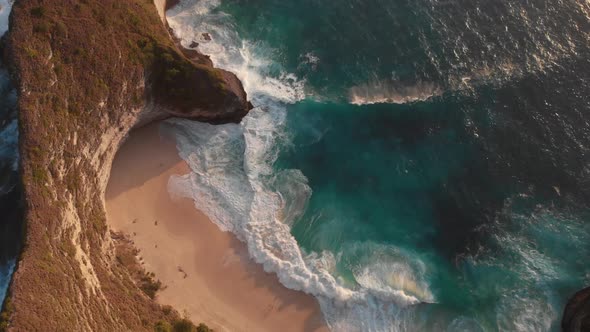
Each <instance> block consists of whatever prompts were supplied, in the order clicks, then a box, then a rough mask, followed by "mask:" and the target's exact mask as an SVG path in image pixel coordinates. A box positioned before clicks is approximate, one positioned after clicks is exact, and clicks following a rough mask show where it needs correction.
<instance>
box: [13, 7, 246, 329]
mask: <svg viewBox="0 0 590 332" xmlns="http://www.w3.org/2000/svg"><path fill="white" fill-rule="evenodd" d="M190 55H191V58H192V59H188V58H187V56H186V55H185V54H183V52H182V51H181V50H179V49H178V47H177V46H176V45H175V43H174V41H173V40H172V39H171V38H170V35H169V33H168V31H167V29H166V27H165V25H164V24H162V22H161V20H160V18H159V17H158V14H157V10H156V7H155V6H154V4H153V3H152V2H150V1H146V0H18V1H16V3H15V4H14V7H13V10H12V14H11V18H10V31H9V33H8V34H7V36H6V37H5V40H4V57H5V60H6V62H7V63H8V67H9V71H10V72H11V75H12V78H13V81H14V84H15V86H16V89H17V92H18V105H17V107H18V110H19V126H20V127H19V130H20V142H19V144H20V148H19V149H20V154H21V170H20V172H21V176H22V186H23V192H24V196H25V201H26V207H25V216H24V225H25V226H24V227H25V234H26V239H25V241H24V246H23V250H22V253H21V255H20V259H19V262H18V266H17V270H16V272H15V274H14V276H13V281H12V283H11V286H10V290H9V291H10V297H9V299H10V305H6V306H5V309H9V310H8V311H6V312H4V313H3V317H4V318H5V319H6V320H7V321H5V322H4V324H5V325H7V326H8V328H9V330H14V331H59V330H63V331H89V330H93V331H141V330H150V331H151V330H153V327H154V324H155V322H156V321H158V320H169V319H170V317H171V316H172V315H174V313H173V312H171V311H170V310H166V309H165V308H164V309H163V308H161V307H160V306H159V305H157V304H156V303H154V302H153V301H152V300H151V299H150V298H149V297H147V296H146V295H145V294H143V293H142V292H141V291H140V289H139V288H138V286H137V285H136V283H134V281H133V278H132V276H131V274H130V273H129V270H128V269H127V267H126V266H125V264H123V260H122V259H121V257H120V255H119V253H118V252H117V250H116V247H117V246H116V245H115V240H114V239H113V238H112V236H111V233H110V231H109V229H108V227H107V224H106V220H105V205H104V192H105V187H106V184H107V180H108V177H109V173H110V166H111V163H112V160H113V157H114V154H115V152H116V151H117V149H118V147H119V146H120V145H121V143H122V141H123V140H124V139H125V137H126V135H127V134H128V132H129V130H131V129H132V128H133V127H134V126H138V125H142V124H145V123H147V122H150V121H153V120H155V119H161V118H165V117H168V116H182V117H187V118H192V119H197V120H201V121H211V122H216V123H218V122H229V121H231V122H236V121H239V120H240V119H241V118H242V117H243V116H244V115H245V114H246V113H247V112H248V110H249V103H248V102H247V100H246V94H245V92H244V91H243V89H242V86H241V83H240V82H239V80H238V79H237V78H236V77H235V76H234V75H233V74H231V73H228V72H225V71H222V70H218V69H215V68H213V67H212V66H211V64H210V61H208V58H207V57H204V56H202V55H199V54H195V53H191V54H190ZM137 208H140V207H137Z"/></svg>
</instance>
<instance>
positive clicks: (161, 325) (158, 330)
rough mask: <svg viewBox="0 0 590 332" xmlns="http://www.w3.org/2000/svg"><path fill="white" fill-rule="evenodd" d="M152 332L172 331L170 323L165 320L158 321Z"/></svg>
mask: <svg viewBox="0 0 590 332" xmlns="http://www.w3.org/2000/svg"><path fill="white" fill-rule="evenodd" d="M154 332H172V325H170V323H168V322H166V321H163V320H161V321H159V322H157V323H156V326H155V327H154Z"/></svg>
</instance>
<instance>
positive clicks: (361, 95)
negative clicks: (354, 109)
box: [349, 80, 442, 105]
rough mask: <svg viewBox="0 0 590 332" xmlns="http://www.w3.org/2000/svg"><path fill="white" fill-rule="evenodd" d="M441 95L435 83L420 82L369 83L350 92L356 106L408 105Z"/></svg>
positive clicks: (351, 101) (351, 100) (378, 81)
mask: <svg viewBox="0 0 590 332" xmlns="http://www.w3.org/2000/svg"><path fill="white" fill-rule="evenodd" d="M441 94H442V89H441V88H440V87H439V86H437V85H436V84H433V83H427V82H418V83H416V84H413V85H409V86H408V85H403V84H401V83H396V82H392V81H384V80H377V81H373V82H368V83H366V84H361V85H358V86H355V87H352V88H351V89H350V90H349V98H350V103H352V104H355V105H368V104H383V103H393V104H406V103H411V102H416V101H426V100H428V99H430V98H432V97H436V96H440V95H441Z"/></svg>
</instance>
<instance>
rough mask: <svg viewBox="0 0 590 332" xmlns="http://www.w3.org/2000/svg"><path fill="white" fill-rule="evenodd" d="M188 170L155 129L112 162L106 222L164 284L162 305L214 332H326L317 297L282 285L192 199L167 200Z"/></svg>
mask: <svg viewBox="0 0 590 332" xmlns="http://www.w3.org/2000/svg"><path fill="white" fill-rule="evenodd" d="M188 171H189V169H188V166H187V165H186V163H185V162H184V161H182V160H181V159H180V158H179V157H178V155H177V152H176V147H175V144H174V142H173V141H172V140H171V139H168V138H161V137H160V134H159V128H158V124H153V125H150V126H147V127H144V128H141V129H139V130H136V131H134V132H132V133H131V135H130V137H129V139H128V140H127V141H126V142H125V144H124V145H123V146H122V147H121V149H120V150H119V152H118V154H117V156H116V158H115V161H114V162H113V167H112V171H111V177H110V180H109V184H108V187H107V193H106V208H107V215H108V221H109V224H110V227H111V228H112V229H113V230H115V231H122V232H124V233H127V234H129V235H130V237H131V238H132V239H133V241H134V242H135V245H136V247H137V248H138V249H139V250H140V257H141V259H142V260H143V262H144V266H145V268H146V270H147V271H149V272H154V273H155V275H156V278H157V279H159V280H160V281H161V282H162V283H163V285H164V289H163V290H161V291H160V292H159V293H158V295H157V300H158V301H159V302H160V303H162V304H168V305H172V306H173V307H174V308H176V309H177V310H179V311H180V312H181V313H184V314H186V315H188V316H189V317H190V318H191V319H192V320H193V321H194V322H195V323H199V322H204V323H206V324H208V325H209V326H210V327H212V328H214V329H215V330H216V331H327V328H326V326H325V323H324V320H323V317H322V314H321V312H320V308H319V305H318V303H317V300H316V299H315V298H313V297H312V296H309V295H306V294H304V293H302V292H297V291H292V290H289V289H287V288H285V287H284V286H282V285H281V284H280V283H279V282H278V279H277V278H276V276H275V275H273V274H268V273H266V272H264V271H263V269H262V267H261V266H259V265H258V264H255V263H253V262H252V261H251V260H250V259H249V257H248V253H247V249H246V247H245V245H244V244H243V243H241V242H240V241H238V240H237V239H236V238H235V237H234V236H233V235H232V234H230V233H224V232H221V231H220V230H219V229H218V228H217V226H215V225H214V224H213V223H212V222H211V221H210V220H209V219H208V218H207V217H206V216H205V215H204V214H202V213H201V212H199V211H198V210H196V209H195V208H194V205H193V202H192V201H190V200H188V199H184V198H178V197H171V196H170V194H169V193H168V190H167V183H168V179H169V178H170V176H171V175H173V174H186V173H188Z"/></svg>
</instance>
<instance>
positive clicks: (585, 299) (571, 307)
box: [561, 287, 590, 332]
mask: <svg viewBox="0 0 590 332" xmlns="http://www.w3.org/2000/svg"><path fill="white" fill-rule="evenodd" d="M561 328H562V329H563V331H564V332H586V331H590V287H587V288H584V289H582V290H581V291H578V292H577V293H576V294H574V296H572V298H571V299H570V300H569V301H568V303H567V305H566V307H565V311H564V312H563V319H562V321H561Z"/></svg>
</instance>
